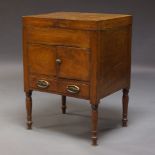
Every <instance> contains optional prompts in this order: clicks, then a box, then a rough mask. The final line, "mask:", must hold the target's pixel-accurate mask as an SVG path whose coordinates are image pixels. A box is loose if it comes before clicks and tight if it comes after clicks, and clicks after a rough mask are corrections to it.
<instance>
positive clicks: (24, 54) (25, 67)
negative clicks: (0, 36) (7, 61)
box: [23, 20, 29, 91]
mask: <svg viewBox="0 0 155 155" xmlns="http://www.w3.org/2000/svg"><path fill="white" fill-rule="evenodd" d="M23 70H24V91H28V90H29V83H28V81H29V80H28V54H27V30H26V27H25V25H24V20H23Z"/></svg>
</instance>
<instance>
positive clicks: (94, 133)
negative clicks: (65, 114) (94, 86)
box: [91, 104, 98, 145]
mask: <svg viewBox="0 0 155 155" xmlns="http://www.w3.org/2000/svg"><path fill="white" fill-rule="evenodd" d="M91 108H92V136H91V138H92V145H97V123H98V104H91Z"/></svg>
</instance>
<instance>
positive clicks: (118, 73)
mask: <svg viewBox="0 0 155 155" xmlns="http://www.w3.org/2000/svg"><path fill="white" fill-rule="evenodd" d="M101 33H102V35H101V54H100V55H101V56H100V97H101V98H102V97H105V96H107V95H109V94H112V93H114V92H116V91H117V90H120V89H122V88H129V87H130V72H131V71H130V70H131V25H128V26H126V27H119V28H115V29H107V30H104V31H102V32H101Z"/></svg>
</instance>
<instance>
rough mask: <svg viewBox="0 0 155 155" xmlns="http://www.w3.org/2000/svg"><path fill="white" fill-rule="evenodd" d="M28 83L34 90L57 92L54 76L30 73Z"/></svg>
mask: <svg viewBox="0 0 155 155" xmlns="http://www.w3.org/2000/svg"><path fill="white" fill-rule="evenodd" d="M29 85H30V88H31V89H34V90H39V91H45V92H57V80H56V79H55V78H49V77H46V76H43V75H33V76H32V75H31V76H30V77H29Z"/></svg>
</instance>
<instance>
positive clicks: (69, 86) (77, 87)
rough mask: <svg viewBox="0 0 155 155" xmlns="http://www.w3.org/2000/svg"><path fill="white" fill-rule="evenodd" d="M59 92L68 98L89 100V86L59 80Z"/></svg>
mask: <svg viewBox="0 0 155 155" xmlns="http://www.w3.org/2000/svg"><path fill="white" fill-rule="evenodd" d="M58 91H59V92H60V93H62V94H64V95H66V96H72V97H77V98H85V99H89V85H88V84H87V83H82V82H76V81H73V80H70V81H69V80H59V81H58Z"/></svg>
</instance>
